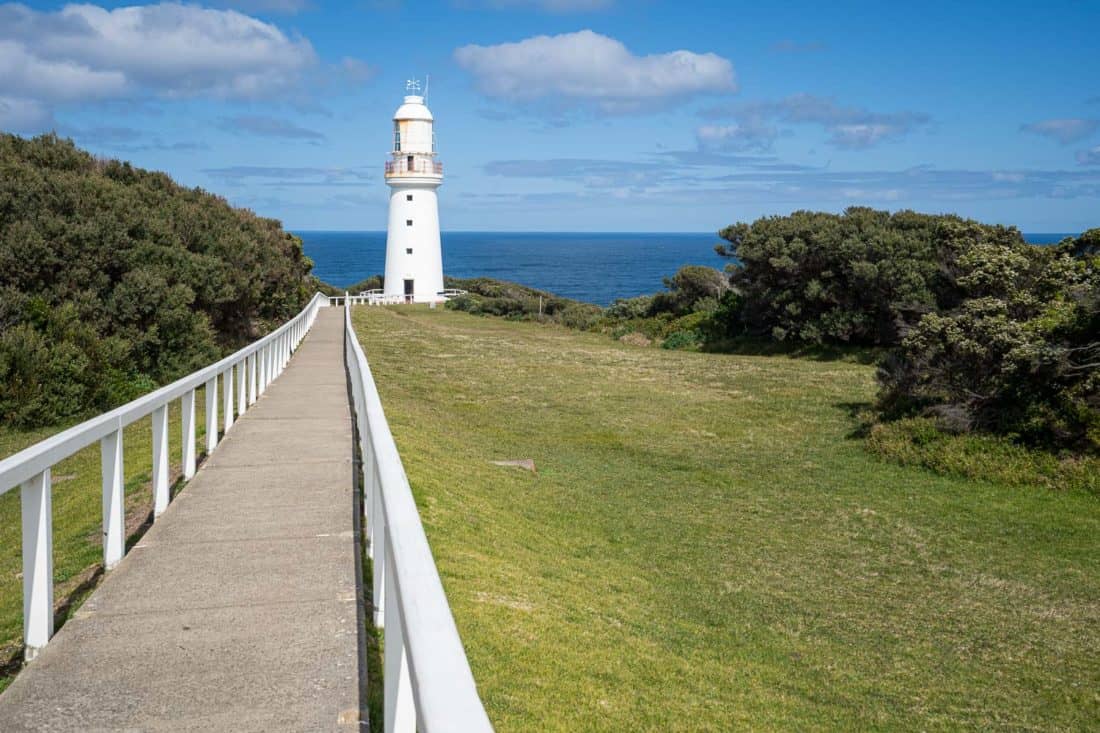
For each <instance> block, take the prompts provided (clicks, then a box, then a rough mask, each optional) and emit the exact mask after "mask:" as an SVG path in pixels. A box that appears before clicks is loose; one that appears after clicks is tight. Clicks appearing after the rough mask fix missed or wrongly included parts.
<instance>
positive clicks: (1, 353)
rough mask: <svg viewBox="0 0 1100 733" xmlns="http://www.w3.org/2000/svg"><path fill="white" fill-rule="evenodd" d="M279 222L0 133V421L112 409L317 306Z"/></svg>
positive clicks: (60, 143)
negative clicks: (311, 300) (310, 304)
mask: <svg viewBox="0 0 1100 733" xmlns="http://www.w3.org/2000/svg"><path fill="white" fill-rule="evenodd" d="M311 268H312V263H311V262H310V260H309V259H308V258H307V257H306V256H305V255H304V254H303V252H302V243H301V240H299V239H298V238H297V237H295V236H293V235H291V234H289V233H287V232H285V231H284V230H283V229H282V226H281V225H280V224H279V222H277V221H275V220H272V219H264V218H261V217H258V216H256V215H255V214H253V213H252V212H250V211H246V210H242V209H235V208H233V207H231V206H229V204H228V203H227V202H226V201H225V200H224V199H222V198H220V197H217V196H214V195H212V194H209V193H207V192H205V191H203V190H201V189H197V188H196V189H188V188H184V187H182V186H179V185H177V184H176V183H175V182H173V181H172V179H171V178H169V177H168V176H167V175H166V174H164V173H157V172H151V171H145V170H141V169H139V168H135V167H133V166H131V165H130V164H129V163H124V162H119V161H116V160H102V159H99V158H96V157H93V156H92V155H90V154H89V153H87V152H84V151H82V150H80V149H78V148H77V147H76V146H75V145H73V143H72V142H71V141H68V140H62V139H60V138H58V137H56V136H54V135H44V136H41V137H37V138H34V139H24V138H20V137H17V136H14V135H6V134H5V135H0V420H3V421H4V422H5V423H7V424H12V425H16V426H34V425H45V424H51V423H54V422H57V421H60V420H65V419H70V418H72V417H75V416H79V415H82V414H86V413H89V412H93V411H99V410H104V409H107V408H109V407H112V406H114V405H117V404H119V403H121V402H123V401H125V400H127V399H131V398H133V397H134V396H137V395H138V394H141V393H142V392H144V391H146V390H148V389H149V388H150V387H151V386H153V385H154V384H156V383H162V382H166V381H169V380H171V379H174V378H177V377H179V376H181V375H183V374H185V373H187V372H189V371H191V370H194V369H196V368H199V367H200V366H203V365H205V364H206V363H209V362H210V361H213V360H215V359H216V358H218V357H219V356H220V355H222V354H223V353H225V352H227V351H229V350H232V349H234V348H237V347H239V346H241V345H243V344H244V343H245V342H247V341H248V340H250V339H252V338H255V337H256V336H258V335H260V334H262V333H263V332H264V331H266V330H267V329H268V328H269V327H270V326H271V325H272V324H274V323H277V322H281V321H282V320H284V319H286V318H287V317H289V316H290V315H292V314H293V313H294V312H296V311H297V310H298V309H300V308H301V307H302V306H304V304H305V302H306V301H307V300H308V297H309V295H310V294H311V291H312V288H313V280H312V278H311V277H310V275H309V273H310V270H311Z"/></svg>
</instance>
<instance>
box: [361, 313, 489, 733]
mask: <svg viewBox="0 0 1100 733" xmlns="http://www.w3.org/2000/svg"><path fill="white" fill-rule="evenodd" d="M353 302H354V301H353ZM344 360H345V362H346V364H347V369H348V378H349V380H350V381H351V393H352V402H353V408H354V411H355V421H356V426H357V427H358V432H359V448H360V453H361V455H362V459H363V494H364V496H363V509H364V513H365V514H366V517H365V524H364V527H365V529H366V533H367V538H368V541H369V544H368V552H369V554H370V557H371V559H372V564H373V567H374V578H373V586H374V587H373V594H374V623H375V624H377V625H378V626H379V627H382V628H384V629H385V645H384V655H385V658H384V660H383V675H382V677H383V684H384V686H385V707H384V721H385V729H384V730H385V733H395V732H397V733H414V731H420V732H421V733H451V732H452V731H453V732H454V733H459V732H460V731H461V732H463V733H480V732H482V731H491V730H492V726H491V724H490V723H489V718H488V716H487V715H486V714H485V708H484V707H483V706H482V704H481V698H479V697H478V694H477V687H476V686H475V685H474V677H473V674H472V673H471V672H470V665H469V663H468V662H467V661H466V652H465V651H464V650H463V648H462V640H461V639H459V637H458V629H457V628H456V627H455V622H454V617H453V616H452V615H451V609H450V606H448V605H447V596H446V595H445V594H444V592H443V584H442V583H441V582H440V580H439V572H438V571H437V570H436V567H435V561H434V560H433V559H432V551H431V548H429V546H428V538H427V537H426V536H425V534H424V527H423V525H421V523H420V514H419V513H418V512H417V509H416V502H415V501H414V500H413V495H412V489H410V488H409V479H408V477H407V476H406V475H405V468H404V466H403V465H402V463H401V456H399V455H398V453H397V445H396V444H395V443H394V440H393V435H392V434H391V433H390V428H389V425H388V423H387V422H386V416H385V414H384V413H383V412H382V402H381V400H380V399H379V397H378V390H377V388H376V387H375V384H374V378H373V377H372V376H371V371H370V367H369V366H368V365H367V358H366V356H364V354H363V349H362V347H361V346H360V345H359V340H358V339H357V338H356V336H355V330H354V329H353V328H352V325H351V308H350V307H348V308H345V309H344Z"/></svg>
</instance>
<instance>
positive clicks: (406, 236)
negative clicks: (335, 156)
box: [382, 178, 446, 303]
mask: <svg viewBox="0 0 1100 733" xmlns="http://www.w3.org/2000/svg"><path fill="white" fill-rule="evenodd" d="M387 183H389V185H390V189H391V190H390V215H389V226H388V228H387V231H386V274H385V280H384V282H383V288H382V296H383V297H384V298H385V300H386V301H387V302H389V303H439V302H442V301H443V300H445V299H446V296H445V294H444V291H443V253H442V246H441V242H440V236H439V202H438V199H437V198H436V193H435V189H436V188H437V187H438V186H439V181H437V180H432V181H426V182H420V181H414V180H408V181H402V180H399V179H393V178H391V179H390V180H388V181H387Z"/></svg>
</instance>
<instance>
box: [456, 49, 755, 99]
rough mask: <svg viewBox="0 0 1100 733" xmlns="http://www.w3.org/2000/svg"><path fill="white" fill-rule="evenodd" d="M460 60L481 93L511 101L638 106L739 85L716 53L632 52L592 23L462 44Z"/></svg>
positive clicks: (732, 73) (727, 64)
mask: <svg viewBox="0 0 1100 733" xmlns="http://www.w3.org/2000/svg"><path fill="white" fill-rule="evenodd" d="M455 60H456V61H457V62H458V64H459V65H460V66H461V67H462V68H464V69H466V70H467V71H469V72H470V73H471V74H473V75H474V78H475V79H476V81H477V85H478V87H479V88H480V89H481V91H482V92H484V93H485V94H486V95H488V96H490V97H496V98H498V99H503V100H506V101H510V102H519V103H531V102H539V101H547V100H549V101H550V102H551V103H552V104H555V105H556V106H558V107H577V106H584V107H591V108H594V109H596V110H598V111H601V112H604V113H610V114H615V113H625V112H635V111H639V110H641V109H645V108H647V107H653V106H658V105H661V104H665V103H668V102H670V101H672V100H675V99H683V98H687V97H692V96H696V95H700V94H715V93H719V94H721V93H731V92H734V91H736V90H737V81H736V77H735V75H734V70H733V64H731V63H730V62H729V61H728V60H727V59H724V58H722V57H721V56H718V55H717V54H713V53H702V54H699V53H693V52H691V51H672V52H670V53H662V54H651V55H648V56H637V55H635V54H633V53H631V52H630V51H629V50H628V49H627V47H626V46H624V45H623V44H622V43H621V42H619V41H617V40H615V39H614V38H608V37H607V36H603V35H600V34H599V33H594V32H592V31H590V30H584V31H579V32H577V33H565V34H562V35H558V36H535V37H533V38H528V39H525V40H523V41H518V42H515V43H502V44H500V45H497V46H476V45H470V46H463V47H462V48H459V49H457V50H456V51H455Z"/></svg>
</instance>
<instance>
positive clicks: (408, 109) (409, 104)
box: [393, 95, 432, 122]
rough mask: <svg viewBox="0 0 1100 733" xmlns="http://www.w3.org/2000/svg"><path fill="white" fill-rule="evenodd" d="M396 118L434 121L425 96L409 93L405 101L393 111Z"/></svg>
mask: <svg viewBox="0 0 1100 733" xmlns="http://www.w3.org/2000/svg"><path fill="white" fill-rule="evenodd" d="M393 118H394V119H395V120H424V121H426V122H431V121H432V113H431V110H429V109H428V107H427V105H425V104H424V97H421V96H418V95H409V96H407V97H405V103H404V104H402V105H401V106H400V107H398V108H397V111H396V112H394V113H393Z"/></svg>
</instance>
